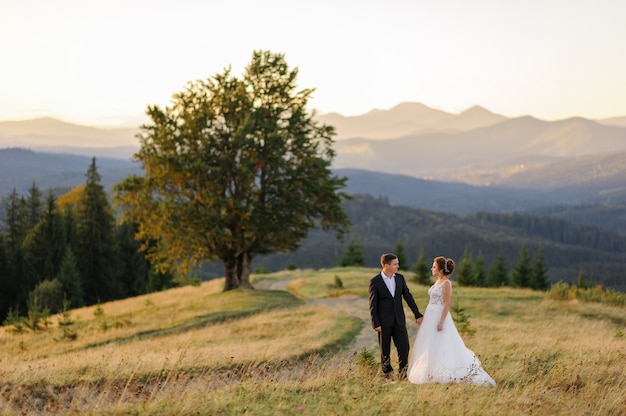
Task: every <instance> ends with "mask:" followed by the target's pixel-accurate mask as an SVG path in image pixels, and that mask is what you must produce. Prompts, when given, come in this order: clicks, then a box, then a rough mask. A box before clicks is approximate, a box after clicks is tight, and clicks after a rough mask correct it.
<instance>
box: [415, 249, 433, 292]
mask: <svg viewBox="0 0 626 416" xmlns="http://www.w3.org/2000/svg"><path fill="white" fill-rule="evenodd" d="M413 272H414V273H415V275H414V277H413V281H414V282H415V283H418V284H420V285H424V286H430V285H431V284H432V279H431V277H432V276H431V273H430V267H428V264H426V260H425V258H424V249H423V248H421V249H420V254H419V257H418V258H417V261H416V262H415V264H414V265H413Z"/></svg>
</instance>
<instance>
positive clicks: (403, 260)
mask: <svg viewBox="0 0 626 416" xmlns="http://www.w3.org/2000/svg"><path fill="white" fill-rule="evenodd" d="M393 250H394V251H393V254H395V255H396V256H397V257H398V263H400V268H401V269H402V268H403V267H404V268H407V269H408V267H409V260H408V259H407V257H406V253H405V252H404V244H402V241H400V240H398V241H397V242H396V246H395V247H394V249H393Z"/></svg>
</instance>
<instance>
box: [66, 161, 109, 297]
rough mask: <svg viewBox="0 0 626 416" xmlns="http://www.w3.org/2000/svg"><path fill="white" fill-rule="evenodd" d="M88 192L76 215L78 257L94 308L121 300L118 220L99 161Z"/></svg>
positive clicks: (93, 168)
mask: <svg viewBox="0 0 626 416" xmlns="http://www.w3.org/2000/svg"><path fill="white" fill-rule="evenodd" d="M86 176H87V181H86V182H85V189H84V191H83V194H82V196H81V198H80V202H79V209H78V215H77V227H76V228H77V230H76V231H77V240H78V246H77V247H76V251H77V253H76V254H77V255H78V256H77V258H78V261H79V266H80V267H79V269H80V272H81V275H82V276H83V277H84V279H85V299H86V302H87V304H89V305H91V304H94V303H97V302H99V301H102V302H104V301H108V300H111V299H116V298H119V297H120V289H119V285H118V282H117V281H116V277H117V276H116V260H117V253H116V250H115V217H114V216H113V211H112V209H111V205H110V204H109V200H108V198H107V194H106V192H105V191H104V187H103V186H102V185H101V184H100V175H99V174H98V170H97V167H96V158H95V157H94V158H93V159H92V162H91V165H90V166H89V169H88V171H87V175H86Z"/></svg>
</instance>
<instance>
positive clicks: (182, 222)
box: [115, 51, 349, 290]
mask: <svg viewBox="0 0 626 416" xmlns="http://www.w3.org/2000/svg"><path fill="white" fill-rule="evenodd" d="M297 74H298V71H297V69H290V68H289V67H288V65H287V63H286V61H285V58H284V55H282V54H275V53H271V52H268V51H255V52H254V53H253V56H252V61H251V62H250V63H249V65H248V66H247V67H246V69H245V71H244V74H243V76H242V77H241V78H237V77H234V76H233V75H232V74H231V70H230V68H227V69H225V70H224V72H223V73H221V74H217V75H215V76H213V77H212V78H209V79H206V80H199V81H196V82H191V83H189V84H188V85H187V87H186V88H185V89H184V90H183V91H182V92H180V93H177V94H175V95H174V96H173V98H172V102H171V105H170V106H168V107H166V108H164V109H162V108H160V107H159V106H156V105H154V106H149V107H148V109H147V114H148V116H149V117H150V119H151V123H150V124H147V125H144V126H142V133H140V134H139V136H138V137H139V140H140V145H141V147H140V149H139V151H138V152H137V153H136V154H135V155H134V157H135V159H136V161H139V162H141V165H142V168H143V170H144V175H141V176H139V175H133V176H129V177H127V178H126V179H125V180H123V181H122V182H120V183H119V184H118V185H117V186H116V194H115V199H116V202H117V203H118V204H119V205H120V206H122V207H123V208H124V209H123V215H124V216H125V217H126V218H127V219H131V220H132V221H133V222H136V223H137V224H138V230H137V233H136V238H137V239H138V240H139V241H141V242H142V243H143V249H144V250H145V251H146V254H147V256H148V257H149V258H150V259H151V260H152V261H153V262H154V263H155V265H156V266H158V267H160V269H161V270H170V271H174V270H177V271H180V272H183V273H184V272H188V271H190V270H191V269H192V268H193V267H194V266H196V265H198V264H199V263H202V262H203V261H221V262H222V263H223V264H224V270H225V277H226V284H225V290H228V289H234V288H238V287H249V286H250V282H249V274H250V269H251V262H252V259H253V258H254V256H256V255H257V254H267V253H271V252H280V251H291V250H294V249H296V248H297V247H298V246H299V244H300V241H301V240H302V239H303V238H304V237H306V236H307V233H308V230H309V229H311V228H313V227H318V226H319V227H321V228H322V229H326V230H327V229H335V230H336V231H337V232H338V233H339V235H341V234H343V233H344V232H345V231H346V229H347V226H348V224H349V222H348V219H347V216H346V214H345V213H344V211H343V209H342V207H341V202H342V201H343V199H345V198H347V195H346V194H345V193H342V192H340V189H341V188H343V187H345V181H346V178H339V177H337V176H336V175H334V174H333V173H332V171H331V170H330V165H331V162H332V159H333V157H334V155H335V153H334V151H333V149H332V143H333V141H332V136H333V135H334V129H333V127H332V126H327V125H320V124H319V123H318V122H316V121H315V120H314V119H313V117H314V113H309V112H308V111H307V108H306V105H307V101H308V99H309V98H310V96H311V93H312V92H313V90H312V89H304V90H301V91H296V88H297V86H296V77H297Z"/></svg>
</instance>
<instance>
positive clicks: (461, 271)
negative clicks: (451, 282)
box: [456, 249, 476, 286]
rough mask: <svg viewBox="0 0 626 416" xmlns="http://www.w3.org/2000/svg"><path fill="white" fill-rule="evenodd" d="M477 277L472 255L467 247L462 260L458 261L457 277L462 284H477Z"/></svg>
mask: <svg viewBox="0 0 626 416" xmlns="http://www.w3.org/2000/svg"><path fill="white" fill-rule="evenodd" d="M475 277H476V275H475V269H474V263H473V260H472V255H471V254H470V252H469V251H468V250H467V249H465V251H464V252H463V256H462V257H461V260H460V261H459V262H458V263H457V269H456V279H457V281H458V282H459V284H460V285H461V286H476V281H475Z"/></svg>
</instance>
